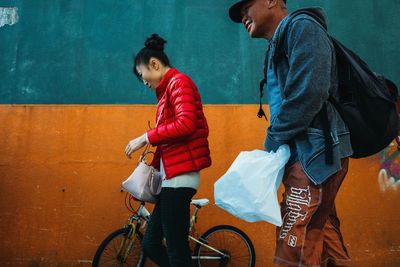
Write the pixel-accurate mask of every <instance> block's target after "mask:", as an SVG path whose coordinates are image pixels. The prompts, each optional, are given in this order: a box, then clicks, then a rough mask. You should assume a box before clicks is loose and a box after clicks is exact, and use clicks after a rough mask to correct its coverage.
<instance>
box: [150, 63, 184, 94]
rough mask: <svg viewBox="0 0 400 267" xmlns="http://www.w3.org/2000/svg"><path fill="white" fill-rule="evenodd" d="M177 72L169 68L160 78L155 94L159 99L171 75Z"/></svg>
mask: <svg viewBox="0 0 400 267" xmlns="http://www.w3.org/2000/svg"><path fill="white" fill-rule="evenodd" d="M177 73H179V71H178V70H177V69H175V68H170V69H169V70H168V71H167V72H166V73H165V74H164V77H163V78H162V79H161V81H160V83H159V84H158V85H157V87H156V95H157V99H158V100H160V99H161V98H162V97H163V95H164V92H165V90H166V89H167V86H168V84H169V82H170V80H171V79H172V77H174V76H175V74H177Z"/></svg>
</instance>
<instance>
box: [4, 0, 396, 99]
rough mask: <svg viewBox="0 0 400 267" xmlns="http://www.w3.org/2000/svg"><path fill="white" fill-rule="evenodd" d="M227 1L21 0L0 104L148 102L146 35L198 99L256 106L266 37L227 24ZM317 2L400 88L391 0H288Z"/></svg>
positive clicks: (7, 39) (340, 34)
mask: <svg viewBox="0 0 400 267" xmlns="http://www.w3.org/2000/svg"><path fill="white" fill-rule="evenodd" d="M233 2H234V1H227V0H131V1H124V0H118V1H115V0H114V1H112V0H84V1H82V0H47V1H46V0H29V1H22V0H19V1H7V0H6V1H4V0H3V1H2V2H1V3H0V6H2V7H14V6H15V7H17V8H18V15H19V22H18V23H16V24H14V25H12V26H9V25H5V26H3V27H0V55H1V57H0V79H1V83H0V103H3V104H4V103H34V104H35V103H49V104H63V103H78V104H79V103H81V104H91V103H108V104H117V103H154V102H155V98H154V95H153V93H152V92H151V91H150V90H148V89H146V88H145V87H144V86H143V85H141V84H140V83H139V82H138V80H137V79H136V78H135V77H134V76H133V75H132V73H131V67H132V63H131V61H132V54H133V53H134V52H135V51H138V50H139V49H140V48H141V47H142V44H143V41H144V39H145V37H147V36H149V35H150V34H151V33H153V32H157V33H159V34H160V35H161V36H163V37H164V38H166V39H167V40H168V44H167V49H166V52H167V53H168V55H169V56H170V58H171V61H172V64H173V65H174V66H176V67H177V68H179V69H180V70H181V71H183V72H185V73H187V74H189V75H190V76H191V77H192V78H193V79H194V81H195V82H196V83H197V85H198V87H199V89H200V91H201V93H202V97H203V101H204V102H205V103H209V104H213V103H239V104H241V103H257V101H258V81H259V79H260V78H261V76H262V61H263V53H264V49H265V47H266V41H265V40H251V39H250V38H248V35H247V33H246V32H245V30H244V28H243V27H242V26H241V25H238V24H234V23H231V22H230V20H229V18H228V16H227V9H228V7H229V6H230V4H232V3H233ZM315 5H317V6H321V7H323V8H324V9H325V10H326V12H327V14H328V17H329V24H328V26H329V29H330V32H331V33H332V35H334V36H335V37H337V38H338V39H339V40H341V41H342V42H344V43H345V44H346V45H348V46H349V47H350V48H352V49H353V50H354V51H356V52H357V53H358V54H359V55H360V56H361V57H362V58H364V59H365V61H367V62H368V63H369V65H370V66H371V67H372V68H373V69H374V70H375V71H376V72H380V73H384V74H385V75H386V76H388V77H389V78H391V79H393V80H394V81H396V82H397V83H398V84H400V77H399V74H400V67H399V62H400V55H399V52H398V45H399V41H400V23H399V17H398V14H399V11H400V1H399V0H381V1H369V0H352V1H347V0H320V1H317V0H314V1H312V0H309V1H306V0H301V1H295V0H288V6H289V9H290V10H294V9H295V8H298V7H303V6H315Z"/></svg>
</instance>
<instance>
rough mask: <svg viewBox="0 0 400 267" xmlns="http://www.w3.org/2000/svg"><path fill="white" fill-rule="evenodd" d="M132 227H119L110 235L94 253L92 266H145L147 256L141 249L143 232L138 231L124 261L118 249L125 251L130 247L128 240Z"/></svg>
mask: <svg viewBox="0 0 400 267" xmlns="http://www.w3.org/2000/svg"><path fill="white" fill-rule="evenodd" d="M130 229H131V227H125V228H121V229H118V230H116V231H114V232H112V233H111V234H110V235H108V236H107V237H106V238H105V239H104V240H103V242H101V244H100V246H99V248H98V249H97V251H96V254H95V255H94V258H93V262H92V266H93V267H105V266H137V267H143V266H144V262H145V257H144V256H143V252H142V249H141V241H142V237H143V236H142V233H141V232H137V233H136V239H135V240H134V243H133V246H132V249H131V251H130V253H129V254H128V256H127V257H126V260H125V261H123V260H122V258H121V256H120V254H121V253H119V252H118V250H120V249H121V250H122V251H124V253H126V251H125V250H126V249H127V247H128V245H127V244H129V242H128V243H126V241H127V240H128V241H129V239H127V236H128V234H129V231H130Z"/></svg>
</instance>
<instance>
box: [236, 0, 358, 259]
mask: <svg viewBox="0 0 400 267" xmlns="http://www.w3.org/2000/svg"><path fill="white" fill-rule="evenodd" d="M307 10H308V11H309V12H313V13H314V15H315V16H313V17H311V16H309V15H307V14H304V13H301V11H302V10H298V11H296V12H294V13H292V14H290V15H288V11H287V9H286V0H243V1H239V2H237V3H236V4H234V5H232V6H231V8H230V9H229V15H230V18H231V19H232V20H233V21H234V22H238V23H243V25H244V27H245V28H246V30H247V31H248V32H249V35H250V36H251V37H252V38H265V39H267V40H269V46H268V49H267V52H266V64H265V70H264V71H265V77H266V82H265V83H266V86H267V96H268V101H269V107H270V126H269V127H268V131H267V137H266V139H265V150H267V151H276V150H277V149H278V147H279V146H280V145H282V144H288V145H289V146H290V148H291V154H292V155H291V158H290V160H289V162H288V164H287V166H286V170H285V175H284V178H283V184H284V186H285V193H284V195H283V201H282V203H281V208H282V219H283V225H282V226H281V227H278V228H277V241H276V252H275V260H274V261H275V263H276V264H278V265H279V266H321V265H324V266H351V262H350V257H349V255H348V253H347V250H346V248H345V246H344V244H343V238H342V235H341V233H340V227H339V225H340V223H339V219H338V218H337V216H336V208H335V197H336V194H337V192H338V190H339V187H340V185H341V183H342V181H343V179H344V177H345V176H346V173H347V169H348V157H349V156H351V154H352V153H353V151H352V148H351V144H350V135H349V131H348V129H347V127H346V125H345V124H344V122H343V120H342V119H341V117H340V116H339V114H338V112H337V111H336V110H335V108H334V107H333V105H332V104H331V103H330V102H329V101H328V97H329V95H332V96H335V95H336V94H337V91H338V78H337V66H336V56H335V50H334V47H333V45H332V42H331V41H330V39H329V36H328V35H327V33H326V30H325V29H324V25H325V23H326V22H325V15H324V13H323V11H322V10H321V9H319V8H311V9H307ZM323 112H325V114H324V116H322V114H323ZM326 118H328V122H327V119H326ZM324 124H325V126H326V125H328V132H329V131H330V136H329V134H324ZM325 130H326V128H325ZM327 136H329V138H328V139H326V137H327ZM326 140H328V143H326V142H327V141H326ZM328 147H329V149H326V148H328ZM328 150H329V151H328ZM327 152H328V153H327ZM328 156H329V158H328Z"/></svg>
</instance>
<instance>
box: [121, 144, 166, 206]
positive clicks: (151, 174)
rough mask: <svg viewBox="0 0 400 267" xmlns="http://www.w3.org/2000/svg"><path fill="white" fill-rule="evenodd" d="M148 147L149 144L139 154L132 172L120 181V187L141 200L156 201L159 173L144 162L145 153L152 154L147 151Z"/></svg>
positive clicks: (159, 184)
mask: <svg viewBox="0 0 400 267" xmlns="http://www.w3.org/2000/svg"><path fill="white" fill-rule="evenodd" d="M148 148H149V146H147V147H146V148H145V150H144V152H143V153H142V155H141V156H140V158H139V162H138V165H137V167H136V169H135V170H134V171H133V173H132V174H131V175H130V176H129V177H128V179H126V180H125V181H124V182H122V187H123V188H124V189H125V190H127V191H128V192H129V193H131V194H132V196H134V197H135V198H137V199H139V200H141V201H144V202H150V203H156V202H157V195H158V194H160V192H161V175H160V173H159V172H158V171H157V170H156V169H155V168H153V166H150V165H148V164H147V163H146V157H147V155H148V154H154V153H153V152H151V151H148Z"/></svg>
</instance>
